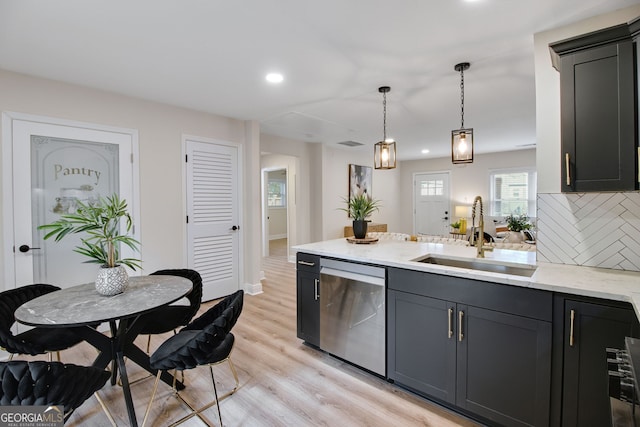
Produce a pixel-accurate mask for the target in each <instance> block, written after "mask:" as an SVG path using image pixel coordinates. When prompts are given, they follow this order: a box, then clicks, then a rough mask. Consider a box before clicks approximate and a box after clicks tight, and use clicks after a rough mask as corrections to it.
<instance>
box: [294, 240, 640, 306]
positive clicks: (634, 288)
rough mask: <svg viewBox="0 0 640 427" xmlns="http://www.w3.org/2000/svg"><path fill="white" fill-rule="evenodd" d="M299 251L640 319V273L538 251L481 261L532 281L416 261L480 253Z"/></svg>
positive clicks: (425, 248)
mask: <svg viewBox="0 0 640 427" xmlns="http://www.w3.org/2000/svg"><path fill="white" fill-rule="evenodd" d="M293 249H294V250H296V251H297V252H305V253H310V254H314V255H319V256H323V257H330V258H337V259H343V260H347V261H353V262H361V263H368V264H375V265H381V266H386V267H396V268H404V269H408V270H415V271H424V272H429V273H436V274H444V275H448V276H455V277H462V278H467V279H475V280H483V281H489V282H493V283H501V284H506V285H513V286H520V287H529V288H533V289H541V290H547V291H553V292H561V293H567V294H573V295H582V296H589V297H595V298H604V299H609V300H615V301H625V302H629V303H631V304H632V305H633V307H634V310H635V312H636V315H638V317H640V273H639V272H632V271H621V270H612V269H604V268H595V267H583V266H574V265H563V264H551V263H545V262H536V254H535V252H527V251H514V250H506V249H494V250H493V251H491V252H485V258H484V259H480V260H479V261H480V262H485V263H498V264H506V265H514V266H515V265H522V264H524V265H526V266H535V267H537V268H536V270H535V273H533V275H532V276H531V277H525V276H518V275H512V274H504V273H496V272H489V271H483V270H474V269H466V268H457V267H450V266H444V265H435V264H428V263H423V262H418V261H414V260H416V259H420V258H424V257H426V256H442V257H447V258H451V259H467V260H475V259H476V248H475V247H467V246H458V245H448V244H440V243H422V242H408V241H399V240H380V241H378V242H376V243H374V244H352V243H349V242H347V240H346V239H335V240H326V241H322V242H316V243H309V244H304V245H298V246H294V248H293Z"/></svg>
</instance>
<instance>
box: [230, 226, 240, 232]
mask: <svg viewBox="0 0 640 427" xmlns="http://www.w3.org/2000/svg"><path fill="white" fill-rule="evenodd" d="M231 229H232V230H233V231H236V230H240V226H238V225H234V226H233V227H231Z"/></svg>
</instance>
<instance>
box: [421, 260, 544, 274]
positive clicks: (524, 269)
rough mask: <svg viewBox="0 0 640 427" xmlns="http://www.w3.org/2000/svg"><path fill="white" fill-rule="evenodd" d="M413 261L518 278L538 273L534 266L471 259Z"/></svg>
mask: <svg viewBox="0 0 640 427" xmlns="http://www.w3.org/2000/svg"><path fill="white" fill-rule="evenodd" d="M413 261H417V262H424V263H426V264H436V265H445V266H448V267H458V268H468V269H470V270H482V271H490V272H493V273H502V274H513V275H516V276H525V277H531V276H532V275H533V273H535V272H536V267H535V266H533V265H526V264H521V265H513V264H500V263H492V262H484V261H476V260H471V259H466V260H462V259H451V258H442V257H435V256H426V257H423V258H417V259H414V260H413Z"/></svg>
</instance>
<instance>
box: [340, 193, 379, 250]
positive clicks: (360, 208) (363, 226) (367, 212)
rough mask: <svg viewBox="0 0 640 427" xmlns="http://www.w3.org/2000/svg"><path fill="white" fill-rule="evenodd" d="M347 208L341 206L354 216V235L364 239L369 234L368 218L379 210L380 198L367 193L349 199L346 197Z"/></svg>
mask: <svg viewBox="0 0 640 427" xmlns="http://www.w3.org/2000/svg"><path fill="white" fill-rule="evenodd" d="M344 201H345V203H346V204H347V207H346V208H340V209H341V210H343V211H345V212H347V213H348V214H349V216H350V217H351V218H353V224H352V225H353V235H354V237H355V238H356V239H364V238H365V237H366V236H367V218H369V217H370V216H371V214H372V213H373V212H375V211H377V210H379V204H380V201H379V200H374V199H373V198H372V197H369V196H368V195H367V194H364V193H362V194H359V195H356V196H352V197H351V198H349V199H344Z"/></svg>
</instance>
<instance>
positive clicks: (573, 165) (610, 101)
mask: <svg viewBox="0 0 640 427" xmlns="http://www.w3.org/2000/svg"><path fill="white" fill-rule="evenodd" d="M637 25H638V23H637V20H636V21H634V22H632V23H629V24H623V25H618V26H615V27H611V28H607V29H604V30H600V31H596V32H593V33H589V34H585V35H582V36H578V37H574V38H571V39H567V40H562V41H559V42H556V43H552V44H551V45H549V47H550V49H551V58H552V63H553V66H554V68H556V69H557V70H558V71H560V97H561V100H560V104H561V110H560V114H561V127H562V132H561V134H562V144H561V145H562V159H561V162H562V191H563V192H587V191H630V190H636V189H637V188H638V170H637V168H638V156H639V155H640V152H639V150H638V138H637V117H638V114H637V112H638V110H637V93H638V85H637V75H636V72H637V69H636V52H635V49H636V46H635V40H634V38H635V37H636V36H637V32H638V31H637V28H636V27H637Z"/></svg>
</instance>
